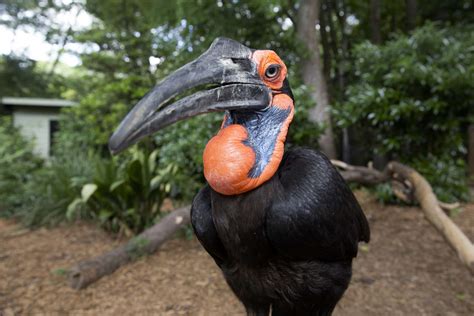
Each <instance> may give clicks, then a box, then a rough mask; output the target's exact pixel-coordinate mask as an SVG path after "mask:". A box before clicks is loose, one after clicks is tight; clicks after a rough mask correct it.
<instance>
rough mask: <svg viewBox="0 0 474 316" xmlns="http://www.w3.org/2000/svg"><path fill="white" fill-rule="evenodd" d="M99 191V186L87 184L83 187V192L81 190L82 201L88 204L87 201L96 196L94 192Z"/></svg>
mask: <svg viewBox="0 0 474 316" xmlns="http://www.w3.org/2000/svg"><path fill="white" fill-rule="evenodd" d="M96 190H97V184H95V183H88V184H85V185H84V186H83V187H82V190H81V197H82V200H83V201H84V202H85V203H87V201H89V199H90V197H91V196H92V195H93V194H94V192H95V191H96Z"/></svg>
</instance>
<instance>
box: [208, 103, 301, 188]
mask: <svg viewBox="0 0 474 316" xmlns="http://www.w3.org/2000/svg"><path fill="white" fill-rule="evenodd" d="M293 114H294V106H293V100H292V99H291V98H290V97H289V96H288V95H286V94H276V95H274V96H273V101H272V106H270V107H268V108H267V109H265V110H263V111H254V112H230V113H227V114H226V116H225V118H224V122H223V123H222V127H221V129H220V130H219V132H218V133H217V135H216V136H214V137H213V138H212V139H211V140H210V141H209V142H208V143H207V146H206V148H205V150H204V155H203V160H204V176H205V177H206V180H207V182H208V183H209V185H210V186H211V187H212V188H213V189H214V190H215V191H217V192H219V193H221V194H224V195H235V194H241V193H244V192H247V191H250V190H252V189H255V188H256V187H258V186H260V185H261V184H263V183H264V182H265V181H267V180H269V179H270V178H271V177H272V176H273V175H274V174H275V172H276V171H277V170H278V166H279V165H280V162H281V159H282V158H283V151H284V145H285V140H286V135H287V132H288V127H289V125H290V123H291V121H292V119H293Z"/></svg>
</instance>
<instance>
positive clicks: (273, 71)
mask: <svg viewBox="0 0 474 316" xmlns="http://www.w3.org/2000/svg"><path fill="white" fill-rule="evenodd" d="M279 73H280V65H277V64H273V65H270V66H268V68H267V70H265V77H267V78H269V79H272V78H275V77H276V76H278V74H279Z"/></svg>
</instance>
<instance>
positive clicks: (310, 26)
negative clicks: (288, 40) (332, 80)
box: [296, 0, 336, 158]
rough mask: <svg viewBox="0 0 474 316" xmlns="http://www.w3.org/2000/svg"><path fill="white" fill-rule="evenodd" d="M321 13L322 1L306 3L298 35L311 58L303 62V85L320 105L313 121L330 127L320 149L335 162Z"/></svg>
mask: <svg viewBox="0 0 474 316" xmlns="http://www.w3.org/2000/svg"><path fill="white" fill-rule="evenodd" d="M319 12H320V1H319V0H302V1H301V3H300V7H299V9H298V21H297V25H296V33H297V36H298V38H299V40H300V41H301V42H302V43H303V44H305V46H306V49H307V55H306V56H305V58H303V59H302V61H301V62H302V65H301V69H302V74H303V82H304V83H305V84H306V85H307V86H308V87H309V88H311V89H312V93H311V96H312V98H313V100H314V101H315V102H316V105H315V106H314V107H313V108H312V109H311V110H310V111H309V119H310V120H311V121H313V122H315V123H319V124H323V125H324V126H325V127H326V129H325V132H324V134H323V135H322V136H321V138H320V139H319V146H320V147H321V150H322V151H323V152H324V153H325V154H326V155H327V156H328V157H330V158H335V157H336V147H335V145H334V135H333V132H332V124H331V114H330V112H329V110H330V108H329V95H328V90H327V85H326V80H325V77H324V71H323V64H322V60H321V53H320V45H319V44H320V41H319V35H318V32H317V31H316V29H315V27H316V23H317V22H318V19H319Z"/></svg>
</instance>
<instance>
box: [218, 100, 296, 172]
mask: <svg viewBox="0 0 474 316" xmlns="http://www.w3.org/2000/svg"><path fill="white" fill-rule="evenodd" d="M290 112H291V109H290V108H288V109H286V110H282V109H280V108H279V107H276V106H270V107H268V108H267V109H265V110H261V111H248V112H237V111H230V112H228V113H227V116H226V120H225V122H224V125H223V127H227V126H229V125H230V124H239V125H242V126H243V127H244V128H245V129H246V130H247V134H248V137H247V139H246V140H244V141H243V144H244V145H246V146H249V147H250V148H252V150H253V151H254V153H255V163H254V165H253V167H252V169H250V171H249V174H248V176H249V178H258V177H259V176H260V175H261V174H262V172H263V170H264V169H265V167H266V166H267V164H268V163H269V162H270V159H271V158H272V154H273V150H274V149H275V144H276V141H277V137H278V134H279V133H280V130H281V128H282V126H283V123H284V122H285V121H286V119H287V118H288V116H289V115H290Z"/></svg>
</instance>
